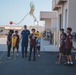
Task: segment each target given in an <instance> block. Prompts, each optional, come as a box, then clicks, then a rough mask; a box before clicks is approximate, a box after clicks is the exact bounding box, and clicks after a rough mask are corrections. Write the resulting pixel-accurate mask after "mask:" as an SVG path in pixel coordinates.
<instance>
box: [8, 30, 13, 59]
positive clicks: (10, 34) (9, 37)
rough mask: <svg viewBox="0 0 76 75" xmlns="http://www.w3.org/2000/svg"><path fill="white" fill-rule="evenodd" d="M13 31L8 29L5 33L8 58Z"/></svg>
mask: <svg viewBox="0 0 76 75" xmlns="http://www.w3.org/2000/svg"><path fill="white" fill-rule="evenodd" d="M13 33H14V31H13V30H9V33H8V35H7V51H8V52H7V57H8V59H10V58H11V57H10V51H11V46H12V34H13Z"/></svg>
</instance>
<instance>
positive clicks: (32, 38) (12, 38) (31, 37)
mask: <svg viewBox="0 0 76 75" xmlns="http://www.w3.org/2000/svg"><path fill="white" fill-rule="evenodd" d="M31 32H32V33H30V31H29V30H28V29H27V26H26V25H24V30H22V32H21V39H20V36H19V34H18V31H15V32H14V31H13V30H10V31H9V33H8V36H7V50H8V52H7V57H8V58H9V59H10V58H11V55H10V54H11V48H12V55H13V56H14V58H15V50H17V55H19V42H20V40H21V51H22V58H24V57H27V56H28V53H27V50H28V42H29V43H30V50H29V56H28V57H29V61H31V55H32V50H33V52H34V53H33V60H34V61H35V60H36V57H35V56H36V53H37V50H38V57H40V46H41V36H40V35H39V31H36V30H35V29H34V28H33V29H31Z"/></svg>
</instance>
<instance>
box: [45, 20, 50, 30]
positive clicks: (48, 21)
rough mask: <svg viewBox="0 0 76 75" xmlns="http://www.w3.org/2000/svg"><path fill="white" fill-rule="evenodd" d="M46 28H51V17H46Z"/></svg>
mask: <svg viewBox="0 0 76 75" xmlns="http://www.w3.org/2000/svg"><path fill="white" fill-rule="evenodd" d="M45 30H46V31H49V30H51V19H45Z"/></svg>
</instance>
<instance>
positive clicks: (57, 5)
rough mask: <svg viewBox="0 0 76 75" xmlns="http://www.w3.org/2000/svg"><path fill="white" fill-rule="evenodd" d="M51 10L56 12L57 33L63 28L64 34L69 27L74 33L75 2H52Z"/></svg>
mask: <svg viewBox="0 0 76 75" xmlns="http://www.w3.org/2000/svg"><path fill="white" fill-rule="evenodd" d="M52 10H53V11H57V12H58V16H57V31H60V29H61V28H64V29H65V32H66V29H67V27H71V28H72V30H73V32H76V25H75V24H76V14H75V12H76V0H53V1H52ZM74 47H76V43H75V42H74Z"/></svg>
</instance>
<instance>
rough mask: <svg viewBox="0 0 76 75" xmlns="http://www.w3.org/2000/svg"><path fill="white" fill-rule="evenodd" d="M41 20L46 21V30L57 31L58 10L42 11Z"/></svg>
mask: <svg viewBox="0 0 76 75" xmlns="http://www.w3.org/2000/svg"><path fill="white" fill-rule="evenodd" d="M40 20H41V21H45V31H57V26H56V25H57V12H53V11H51V12H50V11H49V12H46V11H41V12H40Z"/></svg>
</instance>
